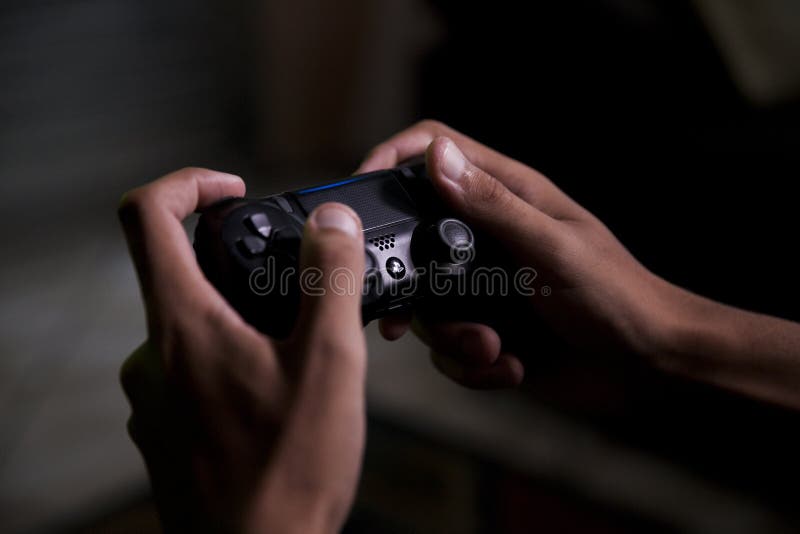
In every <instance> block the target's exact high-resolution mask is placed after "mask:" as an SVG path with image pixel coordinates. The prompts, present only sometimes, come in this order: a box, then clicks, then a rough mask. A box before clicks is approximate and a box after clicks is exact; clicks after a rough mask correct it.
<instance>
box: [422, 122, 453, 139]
mask: <svg viewBox="0 0 800 534" xmlns="http://www.w3.org/2000/svg"><path fill="white" fill-rule="evenodd" d="M414 128H415V129H419V130H422V131H424V132H430V133H433V134H435V135H442V134H445V133H447V132H449V131H451V130H450V128H449V127H448V126H447V125H446V124H444V123H443V122H441V121H438V120H436V119H423V120H421V121H419V122H418V123H417V124H415V125H414Z"/></svg>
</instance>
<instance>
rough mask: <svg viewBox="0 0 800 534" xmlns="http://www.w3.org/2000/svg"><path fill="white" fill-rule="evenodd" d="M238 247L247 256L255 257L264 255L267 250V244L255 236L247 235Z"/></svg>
mask: <svg viewBox="0 0 800 534" xmlns="http://www.w3.org/2000/svg"><path fill="white" fill-rule="evenodd" d="M237 245H238V246H239V250H241V251H242V252H243V253H244V254H245V255H246V256H249V257H251V258H252V257H253V256H258V255H259V254H263V253H264V251H265V250H267V242H266V241H264V240H263V239H261V238H260V237H257V236H254V235H246V236H244V237H243V238H241V239H240V240H239V241H238V243H237Z"/></svg>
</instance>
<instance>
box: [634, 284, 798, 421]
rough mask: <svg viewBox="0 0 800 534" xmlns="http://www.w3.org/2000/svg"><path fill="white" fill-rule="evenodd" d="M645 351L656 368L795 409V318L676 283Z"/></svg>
mask: <svg viewBox="0 0 800 534" xmlns="http://www.w3.org/2000/svg"><path fill="white" fill-rule="evenodd" d="M665 294H666V296H665V297H664V299H663V305H664V307H663V308H662V309H661V310H660V311H659V313H658V321H659V323H660V326H659V328H658V329H657V331H658V334H657V335H655V336H653V339H652V343H650V344H649V346H648V348H647V350H646V352H647V356H648V357H649V358H650V359H651V360H652V362H653V363H654V364H655V365H656V366H657V367H659V368H661V369H664V370H666V371H669V372H673V373H676V374H680V375H684V376H687V377H689V378H692V379H695V380H700V381H703V382H708V383H711V384H715V385H717V386H720V387H723V388H726V389H730V390H734V391H738V392H741V393H745V394H747V395H751V396H753V397H756V398H760V399H762V400H765V401H769V402H774V403H777V404H781V405H784V406H789V407H793V408H796V409H800V324H798V323H795V322H791V321H787V320H784V319H779V318H776V317H770V316H767V315H762V314H758V313H753V312H748V311H744V310H741V309H738V308H734V307H732V306H726V305H724V304H720V303H718V302H714V301H712V300H709V299H706V298H703V297H700V296H698V295H695V294H692V293H690V292H688V291H685V290H683V289H680V288H677V287H675V286H670V287H669V289H668V290H667V291H665Z"/></svg>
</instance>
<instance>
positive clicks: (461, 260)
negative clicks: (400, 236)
mask: <svg viewBox="0 0 800 534" xmlns="http://www.w3.org/2000/svg"><path fill="white" fill-rule="evenodd" d="M412 247H413V248H414V251H413V252H414V253H415V256H419V255H424V256H425V259H427V261H435V262H437V263H440V264H450V265H465V264H468V263H470V262H471V261H472V260H473V259H474V257H475V236H474V235H473V234H472V230H470V229H469V226H467V225H466V224H464V223H463V222H461V221H459V220H458V219H452V218H448V219H440V220H439V221H437V222H436V223H434V224H432V225H430V226H428V227H427V228H425V229H424V230H423V231H422V233H421V235H419V236H418V237H416V238H415V239H414V243H412ZM423 263H424V262H423Z"/></svg>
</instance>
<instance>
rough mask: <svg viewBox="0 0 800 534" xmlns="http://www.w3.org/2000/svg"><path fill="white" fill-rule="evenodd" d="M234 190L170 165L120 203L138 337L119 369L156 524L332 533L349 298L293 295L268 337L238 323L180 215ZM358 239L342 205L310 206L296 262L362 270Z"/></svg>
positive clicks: (344, 469) (355, 421) (351, 372)
mask: <svg viewBox="0 0 800 534" xmlns="http://www.w3.org/2000/svg"><path fill="white" fill-rule="evenodd" d="M243 194H244V183H243V182H242V181H241V179H239V178H238V177H236V176H231V175H227V174H222V173H217V172H213V171H208V170H204V169H184V170H181V171H178V172H176V173H173V174H170V175H168V176H165V177H164V178H161V179H159V180H157V181H155V182H153V183H150V184H148V185H145V186H143V187H141V188H139V189H136V190H133V191H131V192H129V193H128V194H127V195H125V197H124V198H123V200H122V204H121V207H120V210H119V214H120V219H121V221H122V224H123V227H124V229H125V233H126V236H127V239H128V244H129V248H130V252H131V255H132V257H133V260H134V262H135V264H136V269H137V273H138V276H139V281H140V285H141V289H142V295H143V297H144V301H145V307H146V311H147V324H148V333H149V337H148V339H147V341H146V342H145V343H144V344H143V345H142V346H141V347H139V349H137V350H136V351H135V352H134V353H133V354H132V355H131V356H130V357H129V358H128V360H127V361H126V362H125V364H124V366H123V369H122V383H123V387H124V389H125V392H126V394H127V396H128V398H129V400H130V403H131V406H132V412H133V413H132V416H131V419H130V421H129V429H130V433H131V436H132V437H133V439H134V441H135V442H136V444H137V445H138V447H139V448H140V450H141V452H142V454H143V456H144V458H145V461H146V463H147V467H148V470H149V472H150V476H151V481H152V483H153V489H154V494H155V497H156V501H157V503H158V506H159V510H160V513H161V517H162V520H163V522H164V525H165V527H166V528H167V530H174V531H178V532H186V531H192V532H198V531H199V532H205V531H214V532H219V531H236V532H302V533H308V532H336V531H338V529H339V528H340V527H341V525H342V524H343V522H344V520H345V518H346V517H347V513H348V511H349V509H350V506H351V504H352V500H353V496H354V493H355V488H356V485H357V482H358V475H359V471H360V468H361V456H362V452H363V448H364V435H365V408H364V380H365V375H366V344H365V340H364V334H363V329H362V325H361V302H360V295H359V294H357V293H355V294H349V295H348V294H337V292H335V291H326V292H325V295H324V296H318V297H314V296H309V295H306V296H304V297H303V298H304V300H303V301H302V305H301V312H300V319H299V321H298V324H299V325H302V327H301V328H298V330H297V332H296V333H295V334H294V335H293V336H291V337H290V338H289V339H288V340H287V341H282V342H280V343H277V342H275V341H273V340H271V339H269V338H267V337H266V336H264V335H262V334H261V333H259V332H257V331H256V330H255V329H253V328H252V327H251V326H250V325H248V324H246V323H245V322H244V321H243V320H242V319H241V318H240V317H239V315H238V314H237V313H236V312H235V311H234V310H233V309H232V308H231V307H230V306H229V305H228V304H227V302H226V301H225V300H224V298H223V297H222V296H221V295H220V294H219V293H218V292H217V291H216V290H215V289H214V288H213V287H212V286H211V285H210V283H209V282H208V281H207V280H206V279H205V278H204V276H203V274H202V272H201V271H200V269H199V267H198V265H197V262H196V260H195V257H194V254H193V251H192V248H191V245H190V243H189V240H188V238H187V236H186V233H185V231H184V229H183V227H182V225H181V220H182V219H183V218H185V217H186V216H188V215H189V214H190V213H192V212H193V211H195V210H196V209H198V208H201V207H203V206H206V205H208V204H210V203H212V202H213V201H215V200H217V199H220V198H222V197H225V196H241V195H243ZM362 240H363V237H362V233H361V224H360V221H359V220H358V217H357V216H356V215H355V213H353V211H352V210H351V209H350V208H348V207H346V206H343V205H341V204H326V205H323V206H320V207H319V208H318V209H317V210H316V211H315V212H314V213H313V214H312V215H311V216H310V218H309V220H308V222H307V224H306V228H305V234H304V238H303V250H302V263H303V265H304V266H314V267H317V268H319V269H321V270H322V271H323V273H327V272H330V271H331V270H332V269H334V268H336V267H344V268H348V269H351V270H352V271H353V272H355V273H363V270H364V265H363V261H364V260H363V257H364V255H363V242H362ZM328 282H329V279H328V277H326V276H323V277H322V281H321V287H322V288H323V289H327V288H326V287H325V284H326V283H328Z"/></svg>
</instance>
